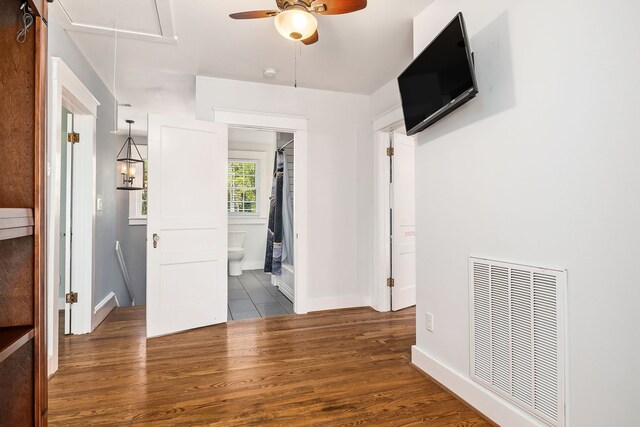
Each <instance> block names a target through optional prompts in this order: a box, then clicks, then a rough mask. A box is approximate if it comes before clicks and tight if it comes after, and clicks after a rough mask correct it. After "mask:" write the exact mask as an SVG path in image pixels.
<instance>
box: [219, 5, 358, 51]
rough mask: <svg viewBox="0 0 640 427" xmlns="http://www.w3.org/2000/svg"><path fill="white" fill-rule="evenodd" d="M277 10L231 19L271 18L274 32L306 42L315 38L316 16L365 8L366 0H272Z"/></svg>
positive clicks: (241, 13) (240, 13)
mask: <svg viewBox="0 0 640 427" xmlns="http://www.w3.org/2000/svg"><path fill="white" fill-rule="evenodd" d="M276 6H278V10H253V11H248V12H239V13H232V14H231V15H229V16H230V17H231V18H233V19H257V18H274V17H275V25H276V29H277V30H278V32H279V33H280V34H281V35H282V36H283V37H284V38H286V39H289V40H294V41H301V42H302V43H304V44H306V45H310V44H314V43H316V42H317V41H318V40H319V37H318V20H317V19H316V17H315V16H314V14H318V15H342V14H344V13H351V12H355V11H358V10H362V9H364V8H365V7H367V0H276Z"/></svg>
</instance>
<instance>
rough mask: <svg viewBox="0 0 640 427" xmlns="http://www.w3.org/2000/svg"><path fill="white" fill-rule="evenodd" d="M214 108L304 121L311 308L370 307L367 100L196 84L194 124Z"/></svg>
mask: <svg viewBox="0 0 640 427" xmlns="http://www.w3.org/2000/svg"><path fill="white" fill-rule="evenodd" d="M213 108H219V109H228V110H241V111H252V112H263V113H270V114H284V115H295V116H306V117H308V118H309V122H308V145H309V149H308V158H309V168H308V183H309V186H308V197H309V206H308V209H309V215H308V222H309V236H308V241H309V248H308V250H309V272H308V277H309V283H308V295H309V308H310V309H311V310H313V309H318V308H326V307H336V308H337V307H348V306H354V305H368V303H369V300H370V298H369V296H370V293H371V263H372V256H371V247H372V245H371V235H372V231H371V230H372V227H373V225H372V209H371V205H372V202H371V197H372V190H371V180H372V177H371V174H372V172H371V171H372V161H373V160H372V157H371V141H372V135H371V123H370V121H369V97H367V96H362V95H353V94H346V93H338V92H328V91H320V90H310V89H303V88H298V89H295V88H293V87H284V86H275V85H266V84H259V83H249V82H240V81H232V80H223V79H215V78H208V77H197V79H196V117H197V118H199V119H205V120H212V119H213V111H212V109H213Z"/></svg>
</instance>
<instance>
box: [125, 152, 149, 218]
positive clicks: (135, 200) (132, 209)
mask: <svg viewBox="0 0 640 427" xmlns="http://www.w3.org/2000/svg"><path fill="white" fill-rule="evenodd" d="M138 150H139V151H140V155H141V156H142V160H143V161H144V163H143V172H142V186H143V187H144V190H138V191H129V225H147V203H148V198H147V197H148V196H147V195H148V190H147V187H148V185H147V179H148V163H147V146H146V145H138ZM136 179H137V177H136Z"/></svg>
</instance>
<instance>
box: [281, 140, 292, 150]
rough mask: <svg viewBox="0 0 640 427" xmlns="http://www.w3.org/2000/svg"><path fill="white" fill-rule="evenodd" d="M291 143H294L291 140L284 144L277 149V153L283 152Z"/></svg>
mask: <svg viewBox="0 0 640 427" xmlns="http://www.w3.org/2000/svg"><path fill="white" fill-rule="evenodd" d="M293 141H295V139H292V140H291V141H289V142H287V143H286V144H284V145H283V146H282V147H280V148H278V151H284V149H285V148H287V146H288V145H289V144H291V143H292V142H293Z"/></svg>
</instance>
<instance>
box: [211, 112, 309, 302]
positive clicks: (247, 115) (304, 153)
mask: <svg viewBox="0 0 640 427" xmlns="http://www.w3.org/2000/svg"><path fill="white" fill-rule="evenodd" d="M212 111H213V121H214V122H217V123H222V124H226V125H228V126H229V127H230V128H245V129H254V130H264V131H274V132H285V133H292V134H293V138H294V141H295V142H294V150H295V161H294V164H293V168H294V172H293V187H294V188H295V192H296V194H295V197H294V199H293V217H294V218H293V226H294V235H295V237H296V238H295V242H294V249H293V252H294V259H295V266H294V269H295V273H294V277H295V279H294V301H293V311H294V312H295V313H296V314H306V313H307V312H308V310H309V298H308V284H309V278H308V252H309V249H308V248H309V246H308V193H307V188H308V179H307V168H308V132H307V126H308V122H309V119H308V118H307V117H302V116H290V115H280V114H268V113H259V112H250V111H238V110H225V109H215V108H214V109H212Z"/></svg>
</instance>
